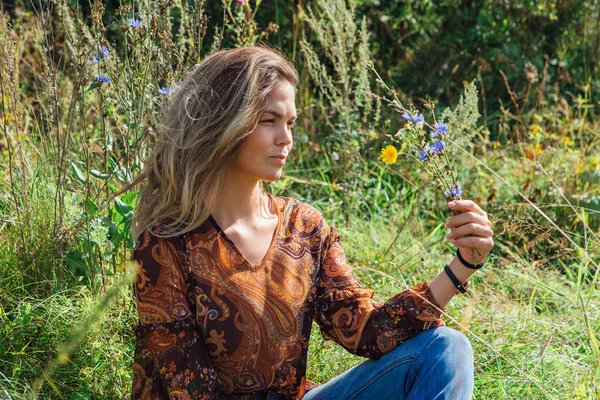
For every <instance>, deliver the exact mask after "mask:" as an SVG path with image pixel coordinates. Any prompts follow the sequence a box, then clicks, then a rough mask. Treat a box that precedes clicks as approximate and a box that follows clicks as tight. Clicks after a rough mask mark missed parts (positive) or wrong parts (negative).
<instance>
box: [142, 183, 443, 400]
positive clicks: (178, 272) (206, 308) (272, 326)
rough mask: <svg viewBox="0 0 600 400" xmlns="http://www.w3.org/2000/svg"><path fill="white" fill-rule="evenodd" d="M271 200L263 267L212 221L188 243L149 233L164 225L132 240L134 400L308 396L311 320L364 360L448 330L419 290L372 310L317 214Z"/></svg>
mask: <svg viewBox="0 0 600 400" xmlns="http://www.w3.org/2000/svg"><path fill="white" fill-rule="evenodd" d="M269 197H270V199H271V202H272V210H273V211H275V212H276V213H277V215H278V217H279V219H278V224H277V228H276V230H275V232H274V235H273V239H272V242H271V245H270V247H269V249H268V251H267V253H266V255H265V257H264V259H263V262H262V263H261V264H260V265H256V266H254V265H252V263H250V262H249V261H248V260H247V259H246V257H244V254H242V252H241V251H240V250H239V249H238V247H237V246H236V245H235V243H234V242H233V241H232V240H231V239H229V238H228V237H227V235H226V234H225V232H223V230H221V228H220V227H219V226H218V224H217V223H216V221H215V220H214V218H212V217H209V218H208V219H207V220H206V221H205V222H204V223H203V224H202V225H200V226H199V227H198V228H196V229H194V230H193V231H191V232H189V233H187V234H184V235H180V236H176V237H171V238H159V237H157V236H155V235H153V233H159V234H160V233H161V232H163V233H164V232H165V228H164V227H163V226H161V225H157V226H155V227H153V228H152V229H150V230H148V231H145V232H144V233H142V234H141V235H140V237H139V239H138V242H137V243H136V245H135V250H134V253H133V260H135V261H137V262H138V263H139V266H140V269H139V271H138V275H137V279H136V282H135V286H134V287H135V295H136V299H137V304H138V310H139V318H140V321H139V325H138V326H137V327H136V336H137V342H136V349H135V361H134V365H133V370H134V382H133V390H132V392H133V398H135V399H156V398H159V399H162V398H165V399H168V398H172V399H219V398H228V399H249V398H250V397H251V396H252V394H254V393H256V392H276V393H279V394H280V395H281V396H280V397H281V398H283V399H301V398H302V396H303V395H304V394H305V393H306V391H307V390H310V389H311V388H313V387H314V386H315V385H314V384H313V383H312V382H310V381H309V380H307V379H306V377H305V373H306V357H307V349H308V341H309V337H310V331H311V326H312V321H313V319H314V320H315V321H316V322H317V324H318V325H319V326H320V328H321V331H322V333H323V335H324V337H326V338H328V339H332V340H334V341H336V342H337V343H339V344H340V345H341V346H343V347H344V348H345V349H347V350H348V351H349V352H351V353H353V354H357V355H359V356H364V357H368V358H371V359H378V358H379V357H381V356H382V355H383V354H384V353H386V352H388V351H390V350H391V349H393V348H394V347H395V346H397V345H398V344H400V343H402V342H403V341H405V340H406V339H408V338H409V337H411V336H413V335H415V334H417V333H418V332H420V331H422V330H425V329H429V328H433V327H437V326H442V325H444V322H443V321H442V320H441V319H440V314H441V313H440V310H441V309H443V308H442V307H439V305H437V303H436V302H435V299H434V298H433V295H432V294H431V291H430V290H429V286H428V283H427V282H424V283H421V284H418V285H416V286H414V287H412V288H410V289H408V290H406V291H404V292H402V293H399V294H397V295H396V296H394V297H392V298H391V299H389V300H388V301H386V302H385V303H384V304H380V303H378V302H376V301H375V300H373V298H372V297H373V291H372V290H370V289H367V288H365V287H363V286H362V285H361V284H360V283H359V282H358V281H357V280H356V279H355V278H354V276H353V275H352V267H351V266H350V265H348V263H347V262H346V257H345V255H344V250H343V248H342V246H341V244H340V236H339V233H338V231H337V230H336V229H335V228H334V227H330V226H329V225H328V224H327V222H325V220H324V219H323V216H322V215H321V213H320V212H319V211H318V210H317V209H315V208H314V207H312V206H310V205H308V204H307V203H304V202H301V201H298V200H295V199H292V198H289V197H282V196H273V195H270V194H269Z"/></svg>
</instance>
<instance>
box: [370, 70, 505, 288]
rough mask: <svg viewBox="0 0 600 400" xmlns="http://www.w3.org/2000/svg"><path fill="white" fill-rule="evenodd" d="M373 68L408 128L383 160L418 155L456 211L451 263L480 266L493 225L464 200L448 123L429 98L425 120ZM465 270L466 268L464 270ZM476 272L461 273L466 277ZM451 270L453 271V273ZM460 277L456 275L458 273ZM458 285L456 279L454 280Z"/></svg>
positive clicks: (397, 136)
mask: <svg viewBox="0 0 600 400" xmlns="http://www.w3.org/2000/svg"><path fill="white" fill-rule="evenodd" d="M369 68H370V69H371V70H372V71H373V72H374V73H375V74H376V75H377V79H376V80H377V83H378V84H379V85H380V86H382V87H383V88H384V89H385V91H386V92H387V94H388V95H389V96H390V97H391V98H390V99H388V98H383V100H385V101H387V102H388V103H389V105H390V107H392V108H393V109H394V110H396V111H397V112H398V113H400V115H401V117H402V118H403V119H404V120H405V121H406V124H405V125H404V127H403V128H402V129H400V130H398V132H397V133H396V134H395V135H393V136H389V137H390V138H391V140H392V141H393V142H394V143H396V144H397V145H398V147H399V148H400V151H398V150H397V149H396V146H393V145H388V146H386V147H385V148H383V149H382V151H381V160H382V161H383V162H385V163H386V164H393V163H395V162H396V159H397V156H398V153H400V154H403V153H404V154H408V155H409V156H411V157H414V158H415V159H416V160H417V161H418V162H419V163H420V164H421V165H422V166H423V168H424V169H425V171H426V172H427V174H428V175H429V176H430V177H431V178H432V179H433V181H434V182H435V184H436V186H437V187H439V188H440V190H441V192H442V194H443V195H444V198H445V199H446V201H447V202H448V207H449V208H450V210H451V211H452V213H453V216H452V217H450V218H449V219H448V220H447V221H446V223H445V225H444V226H445V227H447V228H450V229H452V231H451V232H450V233H449V234H448V238H450V239H451V241H452V243H453V244H455V245H456V246H457V247H458V252H457V258H455V260H453V261H452V263H450V265H455V266H456V265H457V264H462V265H464V266H466V267H468V268H472V269H475V268H478V267H480V266H481V263H483V261H484V260H485V258H486V257H487V255H488V254H489V253H490V251H491V249H492V248H493V246H494V241H493V239H492V237H493V231H492V229H491V227H492V224H491V222H490V221H489V219H488V216H487V213H486V212H485V211H483V210H482V209H481V207H479V205H477V204H476V203H475V202H473V201H471V200H462V199H461V197H462V194H463V192H462V187H461V185H459V183H458V180H457V173H456V169H455V168H454V167H453V166H452V164H451V162H450V158H449V157H448V154H447V151H446V150H447V145H446V141H445V139H446V138H447V136H448V134H449V128H448V125H447V124H445V123H444V122H442V121H438V120H437V119H436V116H435V113H434V112H433V110H434V104H433V103H432V102H431V101H428V102H427V103H426V104H425V107H426V108H428V109H429V110H431V114H432V119H433V122H432V123H431V124H430V123H428V122H427V121H426V120H425V117H424V116H423V114H420V113H419V112H418V111H417V110H416V109H415V108H414V107H413V106H412V105H410V104H409V107H408V108H406V107H404V106H403V105H402V103H401V102H400V101H399V100H398V97H397V96H396V93H395V91H394V90H393V89H391V88H390V87H388V86H387V85H386V84H385V82H384V81H383V80H382V79H381V77H380V76H379V74H378V73H377V71H375V68H374V66H373V64H372V63H370V64H369ZM463 272H464V271H463ZM473 272H474V271H471V272H469V273H463V274H457V275H460V276H462V277H464V278H465V279H466V278H468V276H470V275H471V274H472V273H473ZM450 273H451V272H450ZM454 278H456V276H454ZM453 283H454V284H455V285H456V282H454V281H453Z"/></svg>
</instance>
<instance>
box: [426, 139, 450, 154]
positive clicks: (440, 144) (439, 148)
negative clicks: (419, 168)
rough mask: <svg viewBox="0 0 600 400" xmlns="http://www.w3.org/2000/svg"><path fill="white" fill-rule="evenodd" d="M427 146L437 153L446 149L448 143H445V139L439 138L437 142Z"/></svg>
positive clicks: (427, 148)
mask: <svg viewBox="0 0 600 400" xmlns="http://www.w3.org/2000/svg"><path fill="white" fill-rule="evenodd" d="M425 148H426V150H428V151H429V152H430V153H434V154H435V153H439V152H440V151H442V150H444V149H445V148H446V143H444V141H443V140H438V141H437V142H435V143H434V144H432V145H431V146H429V145H427V146H425Z"/></svg>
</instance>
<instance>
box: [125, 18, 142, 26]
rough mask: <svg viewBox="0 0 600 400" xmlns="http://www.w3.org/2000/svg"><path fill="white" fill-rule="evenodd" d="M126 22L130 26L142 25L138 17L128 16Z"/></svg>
mask: <svg viewBox="0 0 600 400" xmlns="http://www.w3.org/2000/svg"><path fill="white" fill-rule="evenodd" d="M127 23H128V24H129V25H130V26H131V27H132V28H141V27H142V21H140V20H139V19H135V18H129V19H128V20H127Z"/></svg>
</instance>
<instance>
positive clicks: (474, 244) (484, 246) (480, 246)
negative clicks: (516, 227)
mask: <svg viewBox="0 0 600 400" xmlns="http://www.w3.org/2000/svg"><path fill="white" fill-rule="evenodd" d="M452 243H453V244H455V245H457V246H458V247H466V248H468V249H477V250H480V251H479V254H481V255H482V256H487V255H488V254H489V252H490V251H492V248H493V247H494V240H493V239H492V238H483V237H479V236H467V237H462V238H458V239H452ZM461 253H462V254H463V255H464V254H465V253H464V252H461Z"/></svg>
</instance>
